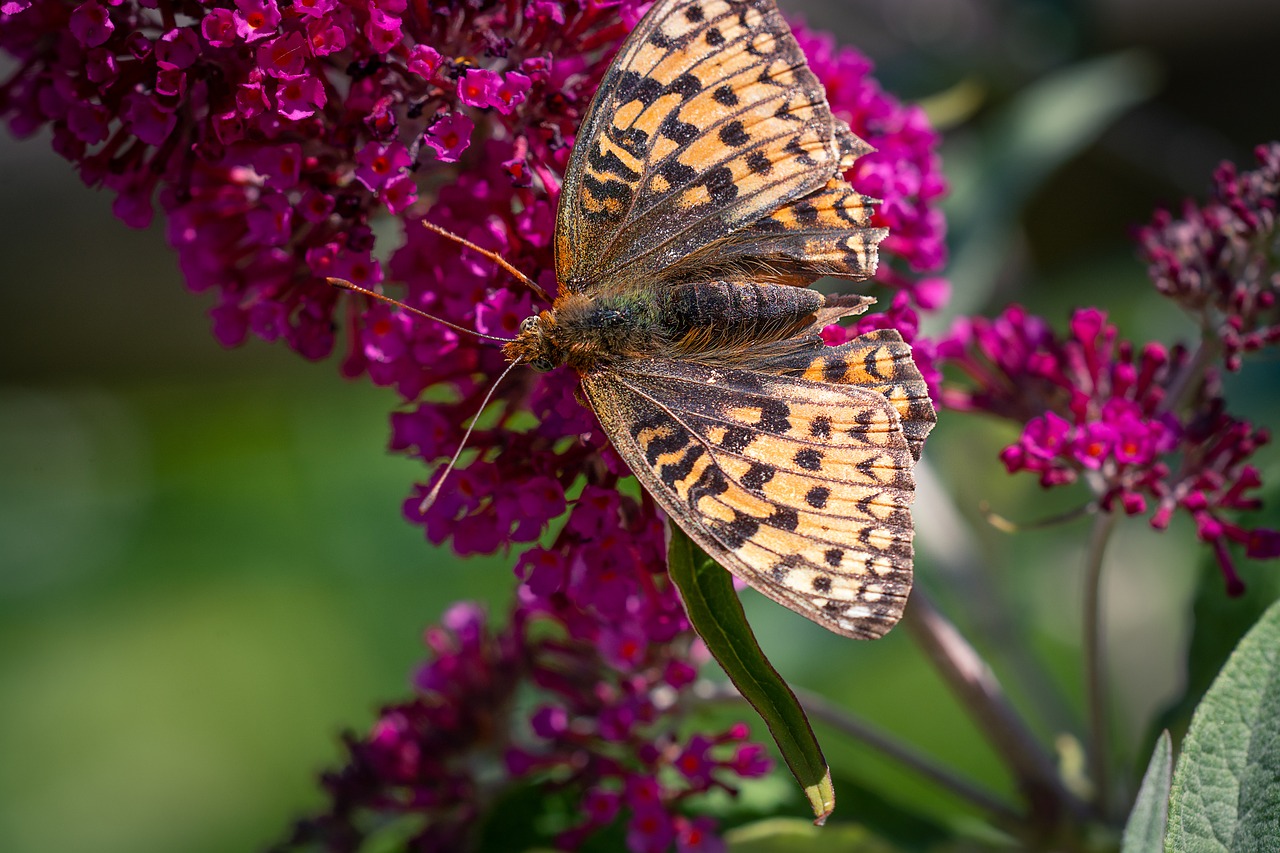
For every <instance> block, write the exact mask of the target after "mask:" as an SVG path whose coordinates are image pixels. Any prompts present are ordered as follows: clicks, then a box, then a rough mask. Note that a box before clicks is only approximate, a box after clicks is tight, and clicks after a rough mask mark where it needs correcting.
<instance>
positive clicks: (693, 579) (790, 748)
mask: <svg viewBox="0 0 1280 853" xmlns="http://www.w3.org/2000/svg"><path fill="white" fill-rule="evenodd" d="M668 529H669V530H670V534H671V542H670V546H669V549H668V554H667V568H668V571H669V572H670V573H671V580H672V581H673V582H674V583H675V585H676V587H677V588H678V589H679V590H680V596H681V598H683V599H684V608H685V611H686V612H687V613H688V614H689V622H690V623H691V624H692V625H693V629H694V630H695V631H697V632H698V636H700V637H701V638H702V641H703V642H704V643H706V644H707V649H708V650H709V651H710V652H711V656H712V657H714V658H715V659H716V662H717V663H719V664H720V666H721V668H722V669H724V671H725V674H726V675H728V676H729V680H730V681H732V682H733V685H734V686H735V687H737V688H738V692H739V693H741V694H742V696H743V698H744V699H746V700H747V701H748V702H750V703H751V707H753V708H755V709H756V711H757V712H758V713H759V714H760V716H761V717H762V718H763V719H764V722H765V725H767V726H768V727H769V733H770V734H771V735H773V739H774V741H775V742H776V743H777V744H778V749H779V750H780V751H781V752H782V760H783V761H785V762H786V763H787V767H789V768H790V769H791V772H792V773H793V774H794V775H795V777H796V780H797V781H798V782H799V783H800V787H802V788H803V789H804V793H805V797H806V798H807V799H808V800H809V805H810V807H811V808H812V809H813V814H814V818H815V820H814V822H815V823H817V824H821V823H822V822H823V821H825V820H826V819H827V815H829V814H831V810H832V809H833V808H835V789H834V787H833V786H832V784H831V771H830V770H829V769H828V767H827V760H826V759H825V758H824V757H823V756H822V749H821V747H819V746H818V739H817V738H816V737H814V734H813V729H812V728H811V727H810V726H809V719H808V717H806V716H805V713H804V709H803V708H801V707H800V701H799V700H798V699H796V695H795V694H794V693H792V692H791V688H790V687H788V686H787V683H786V682H785V681H783V680H782V676H780V675H779V674H778V671H777V670H776V669H774V668H773V665H772V664H770V663H769V660H768V658H766V657H765V656H764V652H763V651H761V650H760V644H759V643H757V642H756V638H755V634H753V633H752V632H751V626H750V625H748V624H747V617H746V614H745V613H743V612H742V603H741V602H740V601H739V600H738V594H737V592H736V591H735V590H734V588H733V581H732V580H730V578H729V573H728V572H726V571H725V570H724V568H723V567H721V566H720V565H719V564H718V563H716V561H715V560H712V559H711V558H710V557H708V556H707V555H706V554H704V553H703V552H702V549H700V548H699V547H698V546H696V545H694V544H693V542H692V541H690V539H689V537H688V536H686V535H685V533H684V531H683V530H681V529H680V528H678V527H676V526H675V525H673V524H672V525H668Z"/></svg>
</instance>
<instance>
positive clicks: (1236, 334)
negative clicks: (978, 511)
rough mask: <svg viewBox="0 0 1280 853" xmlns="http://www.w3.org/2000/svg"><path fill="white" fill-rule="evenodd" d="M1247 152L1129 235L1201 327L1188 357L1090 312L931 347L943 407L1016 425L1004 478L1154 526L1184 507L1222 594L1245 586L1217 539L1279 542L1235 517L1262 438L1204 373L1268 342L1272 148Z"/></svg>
mask: <svg viewBox="0 0 1280 853" xmlns="http://www.w3.org/2000/svg"><path fill="white" fill-rule="evenodd" d="M1258 157H1259V160H1260V161H1261V163H1262V166H1261V168H1260V169H1258V170H1257V171H1254V172H1247V173H1245V174H1242V175H1237V174H1236V173H1235V171H1234V170H1233V169H1232V168H1231V167H1229V166H1224V167H1223V168H1222V169H1220V170H1219V171H1218V174H1217V175H1216V178H1215V181H1216V184H1217V186H1216V197H1215V199H1214V200H1212V201H1210V202H1209V203H1208V204H1207V205H1205V206H1204V207H1198V206H1196V205H1194V204H1191V203H1188V204H1187V205H1186V206H1185V208H1184V211H1185V218H1184V219H1181V220H1174V219H1172V218H1171V217H1169V215H1168V214H1165V213H1159V214H1157V215H1156V218H1155V222H1154V224H1153V225H1152V226H1151V227H1149V228H1146V229H1143V231H1142V232H1141V234H1140V246H1141V248H1142V251H1143V253H1144V254H1145V255H1146V257H1147V258H1148V260H1149V262H1150V264H1151V275H1152V279H1153V281H1154V283H1155V285H1156V287H1157V289H1158V290H1159V291H1160V292H1161V293H1163V294H1165V295H1168V296H1170V297H1172V298H1174V299H1175V300H1176V301H1177V302H1178V304H1179V305H1181V306H1183V307H1184V308H1186V309H1187V310H1188V311H1189V312H1191V313H1192V314H1193V315H1194V316H1195V317H1196V318H1197V319H1198V320H1200V321H1201V323H1200V325H1201V328H1203V329H1205V332H1206V334H1205V338H1204V340H1203V341H1201V342H1200V344H1199V348H1198V350H1197V351H1196V352H1195V353H1194V354H1193V353H1191V352H1190V351H1189V350H1188V348H1187V347H1185V346H1183V345H1177V346H1174V347H1172V348H1167V347H1166V346H1164V345H1163V344H1160V343H1157V342H1151V343H1147V344H1144V345H1141V346H1138V345H1135V344H1133V343H1131V342H1129V341H1125V340H1121V339H1120V338H1119V335H1118V332H1117V330H1116V328H1115V327H1114V326H1113V325H1111V324H1109V323H1108V322H1107V318H1106V315H1105V314H1103V313H1102V312H1101V311H1099V310H1097V309H1093V308H1089V309H1083V310H1079V311H1077V312H1076V313H1075V314H1074V315H1073V316H1072V318H1071V321H1070V324H1069V327H1068V330H1067V333H1066V334H1065V335H1062V336H1059V335H1057V334H1056V333H1055V332H1054V331H1053V329H1052V328H1051V327H1050V325H1049V323H1048V322H1047V321H1046V320H1044V319H1042V318H1040V317H1036V316H1034V315H1030V314H1028V313H1027V312H1026V311H1025V310H1024V309H1022V308H1021V307H1020V306H1016V305H1015V306H1012V307H1010V308H1008V309H1006V310H1005V311H1004V312H1003V313H1002V314H1001V315H1000V316H999V317H996V318H995V319H992V320H988V319H985V318H981V317H975V318H964V319H962V320H960V321H959V322H958V323H957V324H956V325H955V327H954V328H953V330H952V332H951V334H950V335H949V336H947V337H946V338H944V339H943V340H941V341H939V342H938V344H937V355H938V357H939V359H940V361H942V362H943V363H944V364H948V365H951V366H952V367H953V368H954V369H956V370H957V371H958V372H959V373H960V374H961V375H962V376H963V379H962V381H960V382H959V383H957V384H953V385H948V386H947V387H945V388H944V389H943V392H942V397H941V400H942V404H943V405H944V406H946V407H948V408H952V409H956V410H960V411H981V412H986V413H989V414H995V415H998V416H1001V417H1004V418H1008V419H1010V420H1013V421H1015V422H1017V423H1020V424H1024V428H1023V431H1022V436H1021V438H1020V439H1019V440H1018V442H1017V443H1016V444H1014V445H1012V446H1010V447H1007V448H1005V450H1004V452H1003V453H1002V454H1001V459H1002V460H1003V461H1004V464H1005V466H1006V467H1007V468H1008V470H1009V471H1010V472H1017V471H1029V472H1032V473H1035V474H1037V475H1038V476H1039V477H1040V482H1041V483H1042V484H1043V485H1044V486H1046V487H1049V486H1057V485H1062V484H1065V483H1071V482H1074V481H1075V480H1076V479H1077V478H1079V477H1083V478H1084V479H1086V480H1087V481H1088V482H1089V484H1090V485H1091V486H1092V487H1093V489H1094V491H1095V492H1096V494H1097V496H1098V504H1099V507H1100V508H1101V509H1102V510H1103V511H1107V512H1112V511H1120V510H1122V511H1124V512H1125V513H1127V514H1129V515H1139V514H1143V513H1147V512H1150V513H1151V514H1150V523H1151V525H1152V526H1153V527H1155V528H1157V529H1164V528H1165V527H1167V526H1168V524H1169V522H1170V520H1171V519H1172V517H1173V515H1174V513H1176V512H1177V511H1179V510H1181V511H1183V512H1185V513H1186V514H1188V515H1189V516H1190V517H1191V518H1192V519H1193V520H1194V522H1195V525H1196V530H1197V533H1198V535H1199V538H1200V539H1201V540H1202V541H1204V542H1206V543H1208V544H1209V545H1210V546H1211V547H1212V548H1213V551H1214V553H1215V555H1216V556H1217V559H1218V562H1219V564H1220V565H1221V567H1222V571H1223V575H1224V577H1225V579H1226V583H1227V588H1228V590H1229V591H1230V592H1232V593H1233V594H1238V593H1240V592H1241V591H1243V589H1244V585H1243V583H1242V581H1241V579H1240V576H1239V574H1238V572H1237V570H1236V568H1235V565H1234V561H1233V559H1232V557H1231V553H1230V551H1229V546H1231V545H1235V546H1236V547H1239V548H1243V550H1244V552H1245V554H1246V555H1247V556H1249V557H1252V558H1258V559H1266V558H1273V557H1277V556H1280V533H1278V532H1277V531H1274V530H1270V529H1267V528H1253V529H1250V528H1247V527H1245V526H1243V525H1241V524H1240V523H1239V522H1238V521H1236V520H1235V518H1236V515H1237V514H1238V513H1239V512H1241V511H1247V510H1254V509H1257V508H1259V507H1260V506H1261V501H1260V499H1259V497H1258V492H1259V489H1260V488H1261V486H1262V480H1261V477H1260V474H1259V471H1258V468H1257V467H1256V466H1255V465H1254V464H1252V461H1251V460H1252V458H1253V456H1254V453H1255V452H1256V451H1257V450H1258V448H1259V447H1261V446H1262V445H1264V444H1266V443H1267V442H1268V441H1269V438H1270V436H1269V433H1268V432H1267V431H1266V430H1265V429H1262V428H1258V427H1254V426H1253V425H1251V424H1249V423H1248V422H1246V421H1243V420H1241V419H1238V418H1236V417H1234V416H1232V415H1230V414H1228V413H1227V411H1226V404H1225V401H1224V400H1223V397H1222V392H1221V388H1220V387H1219V383H1218V379H1217V375H1218V374H1217V371H1218V369H1219V367H1218V366H1219V365H1221V367H1223V368H1225V369H1227V370H1236V369H1238V368H1239V366H1240V358H1241V355H1242V353H1244V352H1247V351H1251V350H1256V349H1258V348H1260V347H1261V346H1263V345H1265V344H1267V343H1272V342H1274V341H1275V339H1276V328H1277V326H1276V320H1277V319H1278V318H1277V316H1276V313H1275V297H1276V289H1277V284H1278V283H1280V272H1278V269H1280V266H1278V265H1277V263H1276V261H1275V250H1276V246H1277V245H1280V244H1278V243H1277V239H1278V236H1280V232H1277V229H1276V211H1277V207H1278V206H1280V144H1273V145H1270V146H1263V147H1261V148H1259V150H1258ZM1268 253H1270V254H1268Z"/></svg>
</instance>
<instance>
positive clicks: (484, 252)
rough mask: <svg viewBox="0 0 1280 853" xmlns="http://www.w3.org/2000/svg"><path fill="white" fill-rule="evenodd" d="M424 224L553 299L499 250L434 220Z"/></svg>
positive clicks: (538, 292) (549, 299) (543, 296)
mask: <svg viewBox="0 0 1280 853" xmlns="http://www.w3.org/2000/svg"><path fill="white" fill-rule="evenodd" d="M422 224H423V225H425V226H426V227H427V230H428V231H434V232H436V233H437V234H439V235H440V236H441V237H445V238H447V239H449V240H452V241H453V242H455V243H460V244H461V245H463V246H466V247H467V248H468V249H470V250H471V251H473V252H475V253H476V254H478V255H480V256H481V257H484V258H488V259H489V260H491V261H493V262H494V263H495V264H497V265H498V266H500V267H502V268H503V269H504V270H506V271H507V272H509V273H511V274H512V275H513V276H515V278H516V279H517V280H518V281H520V282H523V283H524V284H525V285H526V286H528V287H529V289H530V290H532V291H533V292H534V293H536V294H538V295H539V296H541V297H542V298H543V299H545V300H547V301H548V302H550V301H551V297H550V296H548V295H547V292H546V291H545V290H543V289H542V288H541V287H540V286H539V285H538V283H537V282H536V281H534V280H533V279H531V278H529V276H527V275H525V274H524V273H522V272H520V270H518V269H516V268H515V267H513V266H511V264H510V263H509V262H508V261H507V259H506V258H504V257H502V255H499V254H498V253H497V252H493V251H490V250H489V249H482V248H480V247H479V246H477V245H476V244H475V243H472V242H471V241H470V240H468V239H467V238H465V237H462V236H459V235H457V234H454V233H453V232H452V231H450V230H448V229H447V228H441V227H440V226H439V225H436V224H435V223H434V222H428V221H427V220H425V219H424V220H422Z"/></svg>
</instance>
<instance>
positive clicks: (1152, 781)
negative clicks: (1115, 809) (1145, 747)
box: [1120, 732, 1173, 853]
mask: <svg viewBox="0 0 1280 853" xmlns="http://www.w3.org/2000/svg"><path fill="white" fill-rule="evenodd" d="M1172 776H1173V741H1172V740H1171V739H1170V738H1169V733H1168V732H1161V733H1160V738H1159V740H1157V741H1156V748H1155V750H1154V751H1152V753H1151V761H1150V762H1149V763H1148V764H1147V772H1146V774H1145V775H1143V777H1142V787H1140V788H1139V789H1138V799H1137V801H1136V802H1135V803H1134V804H1133V811H1131V812H1130V813H1129V822H1128V824H1126V825H1125V828H1124V845H1123V846H1122V847H1121V848H1120V851H1121V853H1149V851H1152V850H1160V849H1163V848H1164V830H1165V825H1166V824H1167V823H1168V821H1169V786H1170V784H1171V783H1172V781H1173V779H1172Z"/></svg>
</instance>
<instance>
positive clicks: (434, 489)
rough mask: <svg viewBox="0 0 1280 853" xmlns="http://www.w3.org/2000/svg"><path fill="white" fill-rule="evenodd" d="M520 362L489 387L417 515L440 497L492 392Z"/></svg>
mask: <svg viewBox="0 0 1280 853" xmlns="http://www.w3.org/2000/svg"><path fill="white" fill-rule="evenodd" d="M522 361H523V359H519V358H517V359H516V360H515V361H513V362H511V363H510V364H508V365H507V369H506V370H504V371H502V373H501V375H499V376H498V378H497V379H496V380H495V381H494V383H493V384H492V385H490V386H489V391H488V393H487V394H485V395H484V402H483V403H481V404H480V408H479V409H477V410H476V416H475V417H474V418H472V419H471V426H469V427H467V431H466V433H465V434H464V435H463V436H462V441H461V443H459V444H458V449H457V450H455V451H454V453H453V458H452V459H450V460H449V464H448V465H446V466H444V472H443V473H441V475H440V478H439V479H438V480H436V484H435V485H434V486H432V487H431V491H430V492H428V493H427V496H426V497H425V498H423V499H422V503H420V504H418V512H419V513H425V512H426V511H427V510H429V509H431V505H432V504H433V503H435V502H436V498H438V497H440V487H441V486H443V485H444V480H445V478H446V477H448V476H449V472H450V471H452V470H453V469H454V467H455V466H456V465H457V464H458V457H459V456H461V455H462V451H463V450H464V449H466V446H467V441H468V440H470V438H471V433H472V432H474V431H475V428H476V422H477V421H479V420H480V415H482V414H484V410H485V409H486V408H487V407H488V405H489V401H490V400H492V399H493V392H494V391H497V390H498V386H499V385H501V384H502V380H504V379H506V378H507V374H508V373H510V372H511V371H512V370H514V369H515V367H516V365H517V364H520V363H521V362H522Z"/></svg>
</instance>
